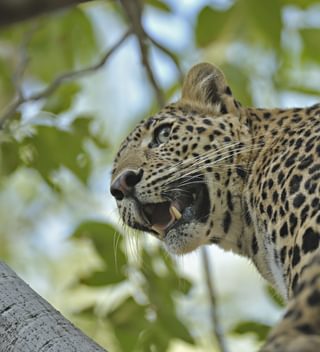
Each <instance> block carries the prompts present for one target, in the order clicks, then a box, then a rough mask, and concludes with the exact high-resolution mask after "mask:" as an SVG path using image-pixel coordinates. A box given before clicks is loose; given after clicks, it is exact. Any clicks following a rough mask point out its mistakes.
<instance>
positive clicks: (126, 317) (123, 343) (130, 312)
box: [106, 297, 150, 351]
mask: <svg viewBox="0 0 320 352" xmlns="http://www.w3.org/2000/svg"><path fill="white" fill-rule="evenodd" d="M106 318H107V319H108V320H109V321H110V323H111V326H112V327H113V328H114V333H115V335H116V337H117V340H118V343H119V345H120V347H121V351H136V347H137V344H138V341H139V339H140V337H141V335H142V334H143V333H144V330H145V329H147V328H148V325H150V324H148V322H147V321H146V320H145V307H144V306H141V305H139V304H137V303H136V301H135V300H134V299H133V298H132V297H129V298H128V299H126V300H125V301H124V302H123V303H122V304H121V305H120V306H119V307H117V309H115V310H114V311H113V312H112V313H110V314H108V316H107V317H106Z"/></svg>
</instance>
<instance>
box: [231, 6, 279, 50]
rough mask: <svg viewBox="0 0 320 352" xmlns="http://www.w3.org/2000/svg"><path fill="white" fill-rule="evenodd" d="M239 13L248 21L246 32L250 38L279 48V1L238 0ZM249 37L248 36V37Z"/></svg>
mask: <svg viewBox="0 0 320 352" xmlns="http://www.w3.org/2000/svg"><path fill="white" fill-rule="evenodd" d="M238 5H239V7H240V8H241V13H239V15H240V14H241V15H242V16H243V17H244V18H245V19H246V20H247V21H248V22H247V23H245V25H246V27H249V26H250V27H251V28H248V30H247V33H249V35H250V36H251V37H252V38H255V39H257V41H260V42H261V39H263V40H265V41H266V42H267V43H269V44H271V45H272V46H273V47H274V48H276V49H279V48H280V39H281V29H282V22H281V10H282V8H281V2H280V1H279V0H268V1H256V0H239V3H238ZM249 39H250V38H249Z"/></svg>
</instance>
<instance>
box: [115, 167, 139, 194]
mask: <svg viewBox="0 0 320 352" xmlns="http://www.w3.org/2000/svg"><path fill="white" fill-rule="evenodd" d="M142 176H143V170H142V169H140V170H139V171H134V170H126V171H124V172H122V173H121V174H120V175H119V176H118V177H117V178H116V179H115V180H114V181H113V182H112V184H111V187H110V193H111V194H112V195H113V196H114V198H115V199H116V200H122V199H123V198H124V197H127V196H130V195H131V194H132V193H133V191H134V187H135V186H136V185H137V184H138V183H139V182H140V181H141V179H142Z"/></svg>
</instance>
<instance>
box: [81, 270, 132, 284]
mask: <svg viewBox="0 0 320 352" xmlns="http://www.w3.org/2000/svg"><path fill="white" fill-rule="evenodd" d="M109 269H110V268H109ZM126 278H127V277H126V276H125V275H124V273H123V272H122V271H120V270H115V271H112V270H102V271H94V272H93V273H91V274H90V275H89V276H87V277H83V278H81V279H80V283H81V284H83V285H87V286H93V287H102V286H108V285H114V284H118V283H120V282H123V281H124V280H126Z"/></svg>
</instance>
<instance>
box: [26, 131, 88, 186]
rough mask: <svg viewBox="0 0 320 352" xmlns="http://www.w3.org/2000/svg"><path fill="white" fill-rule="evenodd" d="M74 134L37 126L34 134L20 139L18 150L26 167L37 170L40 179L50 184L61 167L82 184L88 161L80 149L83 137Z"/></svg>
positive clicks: (86, 177) (85, 179) (86, 172)
mask: <svg viewBox="0 0 320 352" xmlns="http://www.w3.org/2000/svg"><path fill="white" fill-rule="evenodd" d="M77 132H78V131H77V130H76V129H75V130H74V131H63V130H59V129H57V128H56V127H52V126H39V127H38V128H37V131H36V134H35V135H34V136H31V137H27V138H26V139H24V141H23V143H22V147H21V148H20V150H23V152H24V154H26V155H28V158H27V159H25V161H26V164H27V165H28V166H29V167H33V168H35V169H37V171H38V172H39V173H40V174H41V176H42V177H43V178H44V179H45V180H46V181H47V182H48V183H49V184H51V183H52V180H51V177H52V173H53V172H54V171H56V170H59V169H60V168H61V167H62V166H63V167H66V168H67V169H69V170H70V171H72V172H73V173H74V174H75V175H76V176H77V177H78V178H79V179H80V180H81V181H83V182H86V181H87V179H88V176H89V173H90V167H91V162H90V159H89V156H88V155H87V153H86V151H85V150H84V146H83V143H84V136H83V135H81V134H78V133H77Z"/></svg>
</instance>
